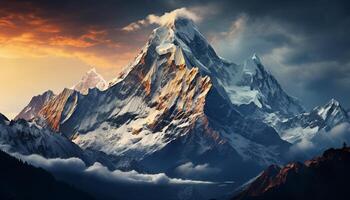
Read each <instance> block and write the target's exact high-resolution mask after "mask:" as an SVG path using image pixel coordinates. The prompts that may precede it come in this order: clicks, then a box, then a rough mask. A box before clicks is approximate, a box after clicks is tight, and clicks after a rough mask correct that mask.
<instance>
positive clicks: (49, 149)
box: [0, 113, 129, 169]
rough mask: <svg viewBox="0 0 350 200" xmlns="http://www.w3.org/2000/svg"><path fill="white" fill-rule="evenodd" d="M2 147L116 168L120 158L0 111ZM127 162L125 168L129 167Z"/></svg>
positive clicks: (10, 151)
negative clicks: (10, 117)
mask: <svg viewBox="0 0 350 200" xmlns="http://www.w3.org/2000/svg"><path fill="white" fill-rule="evenodd" d="M0 149H1V150H3V151H6V152H8V153H19V154H22V155H31V154H38V155H41V156H43V157H45V158H71V157H76V158H80V159H81V160H83V161H84V162H85V164H86V165H92V164H94V163H95V162H99V163H102V164H103V165H105V166H107V167H109V168H111V169H114V168H116V166H117V163H118V161H119V160H118V158H116V157H113V156H108V155H106V154H104V153H103V152H99V151H94V150H91V149H85V150H83V149H81V148H80V147H79V146H78V145H76V144H75V143H73V142H72V141H71V140H70V139H68V138H67V137H65V136H64V135H62V134H61V133H57V132H53V131H51V130H49V129H45V128H43V127H41V126H39V125H37V124H36V123H35V122H34V121H31V122H28V121H25V120H24V119H18V120H11V121H9V120H8V119H7V118H6V117H5V116H4V115H2V114H1V113H0ZM127 167H129V166H125V167H124V169H128V168H127Z"/></svg>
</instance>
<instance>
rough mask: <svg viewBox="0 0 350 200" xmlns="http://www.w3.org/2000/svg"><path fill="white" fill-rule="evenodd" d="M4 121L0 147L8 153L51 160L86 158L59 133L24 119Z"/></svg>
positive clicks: (1, 126)
mask: <svg viewBox="0 0 350 200" xmlns="http://www.w3.org/2000/svg"><path fill="white" fill-rule="evenodd" d="M2 121H3V122H4V121H5V123H3V122H0V144H1V145H0V146H1V148H6V151H10V152H16V153H21V154H24V155H28V154H40V155H43V156H45V157H49V158H54V157H61V158H68V157H79V158H83V159H84V158H85V156H84V153H83V151H82V150H81V149H80V148H79V146H77V145H75V144H74V143H72V142H71V141H70V140H69V139H67V138H66V137H64V136H62V135H60V134H59V133H54V132H52V131H49V130H47V129H42V128H41V127H39V126H37V125H36V124H35V123H32V122H27V121H25V120H23V119H19V120H14V121H8V120H2ZM84 160H85V159H84Z"/></svg>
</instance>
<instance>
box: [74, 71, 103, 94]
mask: <svg viewBox="0 0 350 200" xmlns="http://www.w3.org/2000/svg"><path fill="white" fill-rule="evenodd" d="M107 87H108V84H107V82H106V81H105V80H104V78H103V77H102V76H101V75H100V74H99V73H97V71H96V69H95V68H92V69H90V70H89V71H87V72H86V74H85V75H84V76H83V77H82V79H81V80H80V81H79V82H78V83H77V84H76V85H74V86H73V87H72V89H74V90H76V91H78V92H80V93H82V94H87V93H88V92H89V89H92V88H98V89H99V90H105V89H107Z"/></svg>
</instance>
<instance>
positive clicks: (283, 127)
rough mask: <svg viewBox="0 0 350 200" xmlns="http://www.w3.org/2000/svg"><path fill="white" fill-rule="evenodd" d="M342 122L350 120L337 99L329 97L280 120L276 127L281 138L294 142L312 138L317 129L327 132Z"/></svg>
mask: <svg viewBox="0 0 350 200" xmlns="http://www.w3.org/2000/svg"><path fill="white" fill-rule="evenodd" d="M343 122H350V117H349V115H348V113H347V112H346V110H345V109H344V108H343V107H342V106H341V105H340V103H339V102H338V101H337V100H335V99H331V100H330V101H329V102H328V103H326V104H325V105H323V106H318V107H316V108H314V109H312V110H311V112H306V113H302V114H299V115H296V116H294V117H292V118H289V119H287V120H285V121H283V122H281V123H280V124H279V125H278V126H277V127H276V128H277V129H279V133H280V135H281V137H282V138H283V139H285V140H287V141H288V142H291V143H295V142H298V141H301V140H302V139H312V138H313V137H315V136H316V135H317V133H318V132H319V131H321V130H324V131H325V132H327V131H329V130H330V129H332V128H334V127H335V126H337V125H339V124H341V123H343Z"/></svg>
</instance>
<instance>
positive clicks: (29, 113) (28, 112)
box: [15, 90, 55, 120]
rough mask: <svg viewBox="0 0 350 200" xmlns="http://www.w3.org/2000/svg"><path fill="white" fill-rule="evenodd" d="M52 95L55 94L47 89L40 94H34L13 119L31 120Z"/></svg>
mask: <svg viewBox="0 0 350 200" xmlns="http://www.w3.org/2000/svg"><path fill="white" fill-rule="evenodd" d="M54 97H55V94H54V93H53V92H52V91H51V90H48V91H46V92H44V93H43V94H41V95H38V96H34V97H33V98H32V99H31V100H30V102H29V104H28V105H27V106H26V107H24V109H23V110H22V111H21V112H20V113H19V114H18V115H17V116H16V117H15V120H17V119H25V120H31V119H33V118H35V117H37V116H38V113H39V111H40V110H41V108H42V107H43V106H44V105H45V104H46V103H47V102H49V101H50V100H51V99H52V98H54Z"/></svg>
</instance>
